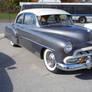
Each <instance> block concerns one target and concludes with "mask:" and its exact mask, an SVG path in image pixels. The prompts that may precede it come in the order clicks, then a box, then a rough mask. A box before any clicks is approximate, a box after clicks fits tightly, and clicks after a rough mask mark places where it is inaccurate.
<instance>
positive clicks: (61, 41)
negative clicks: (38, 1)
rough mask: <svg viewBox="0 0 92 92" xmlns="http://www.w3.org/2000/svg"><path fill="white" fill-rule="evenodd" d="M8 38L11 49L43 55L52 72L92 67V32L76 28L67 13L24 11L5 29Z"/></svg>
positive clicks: (36, 10) (57, 11) (60, 11)
mask: <svg viewBox="0 0 92 92" xmlns="http://www.w3.org/2000/svg"><path fill="white" fill-rule="evenodd" d="M5 36H6V37H7V38H8V39H9V40H10V43H11V45H12V46H15V45H19V46H23V47H24V48H26V49H28V50H29V51H31V52H33V53H34V54H36V55H38V56H40V58H41V59H43V60H44V63H45V66H46V68H47V69H48V70H49V71H51V72H54V73H57V72H58V70H63V71H74V70H79V69H90V68H91V67H92V31H91V30H88V29H87V28H84V27H80V26H77V25H74V24H73V22H72V19H71V14H70V13H68V12H66V11H63V10H58V9H49V8H42V9H41V8H39V9H27V10H23V11H21V12H20V13H19V14H18V15H17V17H16V19H15V22H14V24H12V25H10V26H7V27H6V31H5ZM30 58H31V57H30Z"/></svg>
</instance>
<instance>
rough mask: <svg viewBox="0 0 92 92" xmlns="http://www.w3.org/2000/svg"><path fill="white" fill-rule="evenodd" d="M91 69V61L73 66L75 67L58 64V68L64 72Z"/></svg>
mask: <svg viewBox="0 0 92 92" xmlns="http://www.w3.org/2000/svg"><path fill="white" fill-rule="evenodd" d="M91 67H92V63H91V62H90V61H87V62H86V63H82V64H73V65H65V64H62V63H57V68H59V69H61V70H64V71H74V70H80V69H90V68H91Z"/></svg>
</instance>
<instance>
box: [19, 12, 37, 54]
mask: <svg viewBox="0 0 92 92" xmlns="http://www.w3.org/2000/svg"><path fill="white" fill-rule="evenodd" d="M21 28H22V30H21V29H20V30H19V43H20V45H22V46H23V47H25V48H27V49H28V50H30V51H32V52H34V53H35V52H36V48H37V46H36V44H35V43H34V42H35V39H36V36H35V34H36V33H37V32H36V30H35V29H36V28H37V26H36V17H35V15H34V14H32V13H25V14H24V20H23V24H22V25H21Z"/></svg>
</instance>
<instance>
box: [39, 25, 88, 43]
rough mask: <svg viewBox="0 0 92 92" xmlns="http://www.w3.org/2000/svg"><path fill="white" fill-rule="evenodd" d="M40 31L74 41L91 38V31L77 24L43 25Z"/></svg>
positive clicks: (84, 40) (78, 41)
mask: <svg viewBox="0 0 92 92" xmlns="http://www.w3.org/2000/svg"><path fill="white" fill-rule="evenodd" d="M40 31H41V32H45V33H46V34H47V35H50V36H53V37H56V38H58V39H61V40H62V39H63V40H65V41H70V42H72V43H82V42H87V41H89V40H90V39H89V36H90V33H89V32H88V31H87V29H86V28H84V27H80V26H76V25H71V26H54V27H53V26H50V27H43V28H42V30H41V29H40Z"/></svg>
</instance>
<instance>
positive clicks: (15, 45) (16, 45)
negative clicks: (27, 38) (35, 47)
mask: <svg viewBox="0 0 92 92" xmlns="http://www.w3.org/2000/svg"><path fill="white" fill-rule="evenodd" d="M10 44H11V46H13V47H21V46H19V45H18V44H15V43H14V42H13V41H10Z"/></svg>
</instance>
